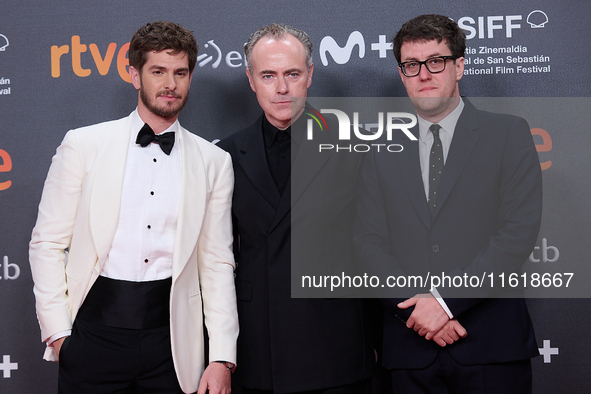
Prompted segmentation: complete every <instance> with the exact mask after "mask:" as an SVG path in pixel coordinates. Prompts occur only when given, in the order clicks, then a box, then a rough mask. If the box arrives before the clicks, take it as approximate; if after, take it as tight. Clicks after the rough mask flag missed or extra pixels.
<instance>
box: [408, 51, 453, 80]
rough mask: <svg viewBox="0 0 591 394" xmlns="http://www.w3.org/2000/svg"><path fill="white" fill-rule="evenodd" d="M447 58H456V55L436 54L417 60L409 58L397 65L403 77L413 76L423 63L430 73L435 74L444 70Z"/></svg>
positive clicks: (419, 70)
mask: <svg viewBox="0 0 591 394" xmlns="http://www.w3.org/2000/svg"><path fill="white" fill-rule="evenodd" d="M447 59H451V60H456V59H457V57H456V56H436V57H432V58H429V59H427V60H425V61H424V62H419V61H418V60H411V61H409V62H404V63H400V64H399V65H398V67H400V69H401V70H402V73H403V74H404V76H405V77H415V76H417V75H419V73H420V72H421V66H422V65H423V64H424V65H425V67H427V70H428V71H429V72H430V73H431V74H437V73H440V72H442V71H443V70H445V64H446V63H447Z"/></svg>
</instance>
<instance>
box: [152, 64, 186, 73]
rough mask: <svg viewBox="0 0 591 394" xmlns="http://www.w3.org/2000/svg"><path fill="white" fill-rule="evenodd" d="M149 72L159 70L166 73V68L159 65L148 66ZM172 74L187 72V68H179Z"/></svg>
mask: <svg viewBox="0 0 591 394" xmlns="http://www.w3.org/2000/svg"><path fill="white" fill-rule="evenodd" d="M149 70H161V71H168V68H167V67H164V66H159V65H157V64H156V65H153V66H150V68H149ZM173 71H174V72H180V71H186V72H189V67H181V68H176V69H174V70H173Z"/></svg>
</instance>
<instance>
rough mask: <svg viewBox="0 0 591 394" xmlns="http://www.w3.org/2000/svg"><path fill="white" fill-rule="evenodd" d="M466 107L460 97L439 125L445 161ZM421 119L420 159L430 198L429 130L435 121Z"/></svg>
mask: <svg viewBox="0 0 591 394" xmlns="http://www.w3.org/2000/svg"><path fill="white" fill-rule="evenodd" d="M463 109H464V101H463V100H462V98H460V103H459V104H458V106H457V107H456V109H454V110H453V111H452V112H451V113H450V114H449V115H447V116H446V117H445V118H443V119H442V120H441V121H440V122H439V123H438V125H439V126H441V129H439V138H440V139H441V144H442V147H443V163H445V162H446V161H447V154H448V153H449V147H450V146H451V141H452V139H453V137H454V130H455V129H456V124H457V123H458V119H459V118H460V115H461V114H462V111H463ZM418 119H419V160H420V164H421V176H422V177H423V186H424V188H425V198H427V199H428V198H429V154H430V152H431V147H432V146H433V133H431V132H429V127H431V125H432V124H433V123H431V122H429V121H428V120H425V119H423V118H421V117H420V116H418Z"/></svg>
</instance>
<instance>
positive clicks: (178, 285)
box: [30, 21, 238, 394]
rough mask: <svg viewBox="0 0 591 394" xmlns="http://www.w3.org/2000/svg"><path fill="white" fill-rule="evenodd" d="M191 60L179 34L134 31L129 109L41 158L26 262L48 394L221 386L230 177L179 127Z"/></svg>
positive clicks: (213, 152)
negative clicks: (44, 165)
mask: <svg viewBox="0 0 591 394" xmlns="http://www.w3.org/2000/svg"><path fill="white" fill-rule="evenodd" d="M196 58H197V44H196V41H195V38H194V37H193V34H192V33H191V32H189V31H187V30H186V29H184V28H183V27H182V26H180V25H177V24H175V23H171V22H161V21H157V22H154V23H148V24H147V25H145V26H143V27H141V28H140V29H139V30H138V31H137V32H136V33H135V35H134V36H133V38H132V40H131V42H130V48H129V63H130V67H129V73H130V76H131V80H132V83H133V85H134V87H135V88H136V89H137V90H138V107H137V109H136V110H135V111H133V112H132V113H131V115H129V116H128V117H126V118H123V119H119V120H115V121H110V122H106V123H101V124H97V125H93V126H89V127H83V128H80V129H76V130H71V131H69V132H68V133H67V134H66V136H65V138H64V140H63V142H62V144H61V145H60V147H59V148H58V149H57V153H56V155H55V156H54V157H53V160H52V164H51V167H50V170H49V173H48V175H47V180H46V181H45V186H44V189H43V195H42V198H41V203H40V205H39V215H38V219H37V224H36V226H35V228H34V230H33V234H32V239H31V243H30V263H31V271H32V274H33V280H34V283H35V285H34V293H35V297H36V308H37V316H38V319H39V323H40V326H41V338H42V341H44V342H46V343H47V349H46V352H45V359H46V360H51V361H57V360H59V363H60V370H59V378H58V386H59V388H58V391H59V392H60V393H64V394H66V393H85V394H87V393H99V392H100V393H111V392H117V393H120V392H121V393H128V392H129V393H159V394H161V393H182V392H186V393H193V392H195V391H197V390H198V393H199V394H205V392H206V390H209V393H212V394H214V393H229V391H230V376H231V370H233V367H234V363H235V355H236V338H237V336H238V317H237V312H236V299H235V290H234V277H233V271H234V268H235V265H234V258H233V253H232V228H231V216H230V209H231V198H232V191H233V183H234V178H233V170H232V163H231V159H230V155H229V154H227V153H225V152H223V151H222V150H221V149H219V148H217V147H216V146H215V145H213V144H211V143H209V142H207V141H205V140H203V139H202V138H200V137H197V136H196V135H194V134H191V133H190V132H188V131H187V130H186V129H184V128H183V127H181V126H180V124H179V122H178V119H177V118H178V114H179V112H180V110H181V109H182V108H183V106H184V104H185V103H186V101H187V97H188V93H189V86H190V83H191V78H192V73H193V69H194V67H195V63H196ZM203 323H205V326H206V327H207V333H208V338H209V346H208V349H209V363H208V365H206V362H205V358H204V354H205V352H204V351H205V343H204V335H203Z"/></svg>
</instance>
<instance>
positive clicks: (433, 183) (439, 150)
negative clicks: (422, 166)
mask: <svg viewBox="0 0 591 394" xmlns="http://www.w3.org/2000/svg"><path fill="white" fill-rule="evenodd" d="M440 128H441V126H439V125H438V124H436V123H434V124H432V125H431V127H429V131H430V132H432V133H433V146H432V147H431V154H430V155H429V210H430V211H431V217H433V215H434V213H435V209H436V208H437V193H438V191H439V190H438V189H439V181H441V173H442V172H443V165H444V163H443V146H441V139H440V138H439V129H440Z"/></svg>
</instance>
